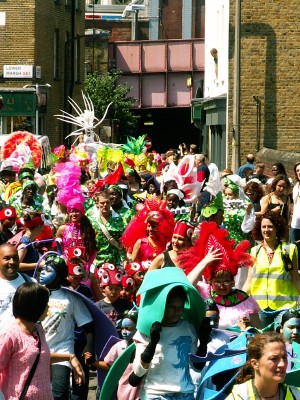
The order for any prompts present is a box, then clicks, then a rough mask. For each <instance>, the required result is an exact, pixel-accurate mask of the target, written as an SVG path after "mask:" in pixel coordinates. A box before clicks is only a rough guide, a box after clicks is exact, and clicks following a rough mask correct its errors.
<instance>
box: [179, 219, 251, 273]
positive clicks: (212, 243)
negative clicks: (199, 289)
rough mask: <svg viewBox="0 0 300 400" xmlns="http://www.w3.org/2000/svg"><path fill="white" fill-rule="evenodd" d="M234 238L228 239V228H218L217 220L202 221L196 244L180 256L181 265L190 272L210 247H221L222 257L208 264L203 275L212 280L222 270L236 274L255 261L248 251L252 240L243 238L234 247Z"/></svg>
mask: <svg viewBox="0 0 300 400" xmlns="http://www.w3.org/2000/svg"><path fill="white" fill-rule="evenodd" d="M234 245H235V242H234V240H233V239H231V240H230V239H228V232H227V230H226V229H223V228H218V226H217V224H216V223H215V222H202V224H201V227H200V234H199V237H198V239H197V240H196V241H195V243H194V245H193V246H192V247H190V248H189V249H187V250H186V251H185V252H183V253H182V254H181V255H180V256H178V261H179V264H180V267H181V268H182V269H183V270H184V272H185V273H186V274H188V273H189V272H190V271H191V270H192V269H193V268H194V267H195V266H196V265H197V264H198V263H199V262H200V261H201V260H202V259H203V258H204V257H205V256H206V254H207V253H208V251H209V249H210V248H211V247H213V248H214V249H219V250H220V252H221V253H222V259H221V260H218V261H215V262H214V263H212V264H210V265H208V266H207V267H206V268H205V270H204V272H203V276H204V278H205V279H206V280H210V279H211V277H212V275H214V274H215V273H216V272H218V271H220V270H226V271H228V272H229V273H230V274H231V275H232V276H235V275H236V274H237V272H238V269H239V268H240V267H246V266H247V267H249V266H252V265H253V263H254V260H253V257H251V255H250V254H249V253H247V251H248V249H249V247H250V242H248V240H243V241H242V242H240V243H239V244H238V245H237V246H236V247H235V248H234Z"/></svg>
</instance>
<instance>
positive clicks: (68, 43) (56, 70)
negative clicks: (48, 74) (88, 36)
mask: <svg viewBox="0 0 300 400" xmlns="http://www.w3.org/2000/svg"><path fill="white" fill-rule="evenodd" d="M73 40H74V57H71V56H72V54H71V52H72V44H73V43H72V39H71V38H70V34H69V33H68V32H67V33H66V37H65V52H64V54H65V69H66V70H67V71H68V70H69V71H71V68H74V80H75V82H78V81H80V37H79V36H77V37H76V38H74V39H73ZM53 55H54V57H53V78H54V79H56V80H57V79H60V62H61V60H60V55H61V53H60V32H59V29H55V31H54V41H53ZM72 58H74V60H73V65H71V64H70V60H71V59H72ZM71 62H72V61H71ZM67 73H68V72H67Z"/></svg>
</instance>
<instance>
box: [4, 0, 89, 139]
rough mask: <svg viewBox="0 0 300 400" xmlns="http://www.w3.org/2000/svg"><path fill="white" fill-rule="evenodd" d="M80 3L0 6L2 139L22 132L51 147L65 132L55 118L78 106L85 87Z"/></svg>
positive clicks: (47, 0)
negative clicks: (40, 137)
mask: <svg viewBox="0 0 300 400" xmlns="http://www.w3.org/2000/svg"><path fill="white" fill-rule="evenodd" d="M84 33H85V3H84V0H39V1H37V0H19V1H18V2H17V3H16V2H15V1H13V0H6V1H4V2H0V54H1V58H0V96H1V97H2V103H3V106H2V108H1V110H0V117H1V125H0V127H1V134H6V133H10V132H12V131H14V130H19V129H26V130H28V131H31V132H33V133H37V134H40V135H48V136H49V139H50V141H51V145H52V146H55V145H57V144H60V143H62V142H63V138H64V137H65V136H66V134H67V133H68V132H69V128H71V127H68V126H64V125H63V123H62V122H60V121H58V120H57V119H56V118H55V117H54V115H55V114H60V113H61V112H60V110H69V104H68V102H67V98H68V96H70V97H72V98H74V99H77V100H78V101H79V102H80V99H81V89H82V83H83V81H84V73H85V71H84Z"/></svg>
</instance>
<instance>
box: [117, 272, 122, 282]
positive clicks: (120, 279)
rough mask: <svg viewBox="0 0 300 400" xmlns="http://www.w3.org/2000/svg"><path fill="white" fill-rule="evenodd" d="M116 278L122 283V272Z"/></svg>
mask: <svg viewBox="0 0 300 400" xmlns="http://www.w3.org/2000/svg"><path fill="white" fill-rule="evenodd" d="M115 278H116V280H117V281H118V282H122V274H121V272H117V273H116V275H115Z"/></svg>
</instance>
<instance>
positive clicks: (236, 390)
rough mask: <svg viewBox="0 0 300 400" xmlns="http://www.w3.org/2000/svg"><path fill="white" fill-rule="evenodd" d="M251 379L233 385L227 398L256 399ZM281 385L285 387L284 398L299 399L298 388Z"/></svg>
mask: <svg viewBox="0 0 300 400" xmlns="http://www.w3.org/2000/svg"><path fill="white" fill-rule="evenodd" d="M252 382H253V381H252V379H250V380H249V381H247V382H245V383H241V384H240V385H235V386H234V387H233V388H232V392H231V394H232V397H231V395H229V396H228V398H229V399H232V398H233V399H243V400H256V398H255V393H254V390H253V384H252ZM281 386H283V387H284V389H285V396H284V400H294V399H299V396H300V392H299V388H296V387H292V388H289V386H287V385H286V384H285V383H284V384H281ZM293 394H294V395H293Z"/></svg>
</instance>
